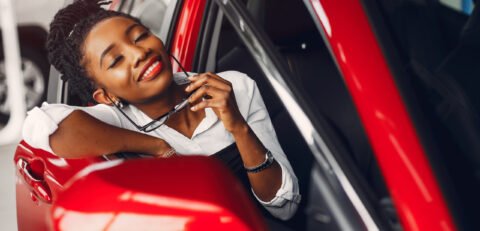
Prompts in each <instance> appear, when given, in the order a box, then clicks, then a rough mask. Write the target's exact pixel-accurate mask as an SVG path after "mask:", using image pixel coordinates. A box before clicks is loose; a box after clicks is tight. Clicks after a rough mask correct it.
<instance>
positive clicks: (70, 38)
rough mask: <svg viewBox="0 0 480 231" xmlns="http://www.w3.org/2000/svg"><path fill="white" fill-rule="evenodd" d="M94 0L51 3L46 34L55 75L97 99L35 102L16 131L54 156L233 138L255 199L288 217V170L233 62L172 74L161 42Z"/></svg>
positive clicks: (172, 149)
mask: <svg viewBox="0 0 480 231" xmlns="http://www.w3.org/2000/svg"><path fill="white" fill-rule="evenodd" d="M103 4H106V3H103V2H101V1H99V0H80V1H76V2H74V3H73V4H71V5H69V6H67V7H66V8H64V9H62V10H60V11H59V12H58V13H57V14H56V16H55V18H54V20H53V22H52V23H51V26H50V27H51V29H50V33H49V36H48V41H47V48H48V53H49V60H50V62H51V63H52V65H53V66H55V68H56V69H57V70H59V71H60V72H61V73H62V74H63V77H62V78H64V80H68V81H69V85H70V86H72V87H73V88H72V90H74V91H76V92H77V93H78V94H79V95H80V96H82V98H83V100H84V101H85V102H90V103H92V102H96V103H98V104H97V105H95V106H92V107H71V106H68V105H48V104H44V105H43V106H42V107H41V108H34V109H32V110H31V111H30V112H29V115H28V117H27V119H26V122H25V125H24V139H25V140H26V141H27V142H28V143H29V144H30V145H32V146H34V147H36V148H41V149H44V150H47V151H50V152H52V153H55V154H56V155H58V156H60V157H63V158H82V157H91V156H100V155H104V154H109V153H117V152H138V153H145V154H149V155H153V156H156V157H160V158H168V157H170V156H172V155H174V154H175V153H176V152H178V153H181V154H183V155H189V154H205V155H217V154H218V153H219V152H220V153H221V152H222V150H228V149H231V148H232V147H233V148H234V149H235V150H238V153H239V155H238V157H239V160H240V163H242V164H243V166H242V169H241V170H242V171H241V172H242V173H243V174H245V173H246V176H247V177H246V178H245V179H247V180H246V181H247V184H248V185H249V187H251V189H252V192H253V194H254V195H255V197H256V199H257V200H258V201H259V202H260V203H261V204H262V205H263V207H264V208H265V209H267V210H268V211H269V212H270V213H271V214H272V215H274V216H275V217H278V218H280V219H284V220H286V219H288V218H290V217H291V216H292V215H293V214H294V212H295V210H296V208H297V206H298V203H299V201H300V195H299V192H298V183H297V179H296V177H295V175H294V173H293V170H292V168H291V166H290V164H289V162H288V160H287V159H286V157H285V154H284V153H283V151H282V149H281V147H280V145H279V143H278V140H277V138H276V135H275V132H274V130H273V127H272V124H271V121H270V118H269V116H268V113H267V111H266V108H265V105H264V103H263V100H262V98H261V96H260V94H259V92H258V88H257V86H256V84H255V82H254V81H253V80H251V79H250V78H249V77H247V76H246V75H244V74H242V73H239V72H234V71H230V72H223V73H219V74H218V75H217V74H213V73H203V74H197V75H192V76H187V75H188V73H175V74H173V73H172V67H171V63H170V61H169V55H168V53H167V52H166V50H165V47H164V45H163V43H162V41H161V40H160V39H159V38H157V37H156V36H154V35H152V34H151V33H150V32H149V30H148V29H147V28H146V27H145V26H143V25H142V23H141V22H140V21H139V20H138V19H136V18H133V17H131V16H129V15H126V14H123V13H119V12H113V11H107V10H104V9H102V8H101V7H100V6H101V5H103ZM240 96H241V97H240ZM184 107H186V108H184ZM172 108H173V110H172ZM164 115H168V116H164ZM145 124H146V125H145ZM79 140H81V142H78V141H79ZM71 147H75V148H74V149H72V148H71ZM220 159H222V158H220Z"/></svg>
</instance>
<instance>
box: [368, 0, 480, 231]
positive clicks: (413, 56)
mask: <svg viewBox="0 0 480 231" xmlns="http://www.w3.org/2000/svg"><path fill="white" fill-rule="evenodd" d="M377 2H378V5H379V6H380V8H381V11H382V13H383V14H384V18H386V19H387V20H386V25H387V26H386V28H388V30H387V31H386V33H384V35H385V36H387V34H388V35H391V36H392V40H393V46H395V47H396V49H395V51H396V52H397V54H398V57H399V58H398V62H396V64H398V65H399V66H400V69H401V70H402V71H403V73H397V75H396V76H397V81H398V82H399V83H400V84H402V83H404V82H406V84H405V85H406V86H409V87H410V90H408V89H404V94H405V95H408V94H409V93H406V92H410V93H411V95H413V98H412V99H413V101H415V103H413V104H417V107H415V108H414V109H412V111H416V112H418V113H419V114H422V117H423V118H421V119H420V121H419V123H417V124H416V125H417V127H419V131H420V134H421V138H424V146H425V147H426V149H427V150H428V151H429V152H428V153H429V154H430V155H429V159H430V161H431V162H432V164H433V167H434V170H435V173H436V174H437V176H438V177H439V178H442V179H448V180H444V181H440V182H441V185H442V184H443V185H442V190H443V191H444V193H445V194H446V197H447V198H448V200H449V201H450V203H449V207H451V209H453V210H454V211H456V214H457V216H456V217H457V219H460V227H462V229H465V230H466V229H470V228H471V227H478V225H479V221H478V219H476V211H477V209H478V207H479V206H480V201H479V199H478V195H479V193H480V155H479V153H480V143H479V142H478V140H480V117H479V115H480V114H479V113H480V91H478V86H480V85H479V84H480V79H479V78H478V76H479V75H480V68H479V65H478V64H479V63H480V52H479V51H480V50H479V49H480V43H479V41H480V8H479V7H475V8H474V10H473V12H472V13H471V14H470V15H468V14H465V13H462V12H459V11H456V10H454V9H452V8H450V7H448V6H446V5H444V4H442V3H441V2H439V1H435V0H424V1H421V0H395V1H377ZM390 59H391V60H393V58H392V57H390ZM406 98H408V96H406ZM407 101H408V100H407ZM409 106H411V108H413V106H412V103H411V102H410V105H409ZM422 130H427V131H428V132H423V135H422ZM426 134H427V135H426ZM426 136H430V137H432V138H430V139H429V138H425V137H426ZM442 182H443V183H442ZM444 182H448V183H444ZM470 225H471V227H470Z"/></svg>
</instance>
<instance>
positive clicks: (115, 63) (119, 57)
mask: <svg viewBox="0 0 480 231" xmlns="http://www.w3.org/2000/svg"><path fill="white" fill-rule="evenodd" d="M122 59H123V56H121V55H119V56H117V57H115V59H113V61H112V63H111V64H110V66H108V69H110V68H113V67H115V65H117V63H118V62H120V61H121V60H122Z"/></svg>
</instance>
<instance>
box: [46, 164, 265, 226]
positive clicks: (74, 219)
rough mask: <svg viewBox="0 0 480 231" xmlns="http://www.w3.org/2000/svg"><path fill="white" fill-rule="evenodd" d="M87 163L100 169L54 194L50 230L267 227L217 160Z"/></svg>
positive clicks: (77, 177)
mask: <svg viewBox="0 0 480 231" xmlns="http://www.w3.org/2000/svg"><path fill="white" fill-rule="evenodd" d="M104 164H108V165H110V166H107V167H105V168H104V169H102V167H101V166H102V165H104ZM112 164H113V166H112ZM92 167H93V168H98V169H99V170H98V169H97V170H93V171H92V172H90V173H85V174H78V175H77V176H75V177H74V178H73V179H72V181H71V182H73V183H72V184H71V185H68V186H66V190H65V192H64V193H62V194H60V195H59V198H58V201H57V203H55V205H54V206H53V207H52V210H51V217H52V224H53V230H64V229H65V227H84V229H85V230H118V228H119V227H121V228H122V229H124V230H150V229H152V227H158V229H159V230H265V229H266V227H265V226H264V224H263V221H262V216H261V215H260V214H259V212H258V211H257V210H256V208H255V207H254V205H253V203H252V201H251V199H250V198H249V196H248V194H247V193H246V191H245V189H243V186H242V185H241V184H240V183H239V182H238V181H237V180H236V179H235V178H234V176H233V175H231V174H230V173H229V172H228V171H229V170H228V169H226V168H225V167H224V166H223V165H222V164H221V163H220V162H218V161H217V160H214V159H211V158H208V157H178V158H171V159H138V160H129V161H123V162H117V163H116V164H115V162H109V163H102V164H100V165H98V164H97V165H94V166H90V168H91V169H93V168H92ZM139 170H141V171H139ZM227 185H228V187H226V186H227ZM87 189H88V193H85V190H87ZM87 220H89V221H90V222H85V221H87ZM92 221H95V222H92Z"/></svg>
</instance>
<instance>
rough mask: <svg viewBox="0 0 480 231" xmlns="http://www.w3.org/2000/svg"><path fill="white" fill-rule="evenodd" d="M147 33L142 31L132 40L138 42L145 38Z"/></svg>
mask: <svg viewBox="0 0 480 231" xmlns="http://www.w3.org/2000/svg"><path fill="white" fill-rule="evenodd" d="M148 34H149V33H148V31H145V32H143V33H142V34H141V35H140V36H138V37H137V38H136V39H135V41H134V42H135V43H137V42H139V41H140V40H143V39H145V38H146V37H147V36H148Z"/></svg>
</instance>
